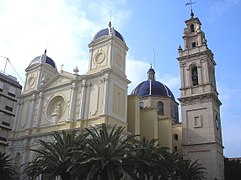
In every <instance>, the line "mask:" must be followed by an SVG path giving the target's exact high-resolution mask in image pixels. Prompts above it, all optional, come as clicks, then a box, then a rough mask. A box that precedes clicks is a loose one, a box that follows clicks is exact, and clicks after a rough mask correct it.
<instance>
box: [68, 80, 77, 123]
mask: <svg viewBox="0 0 241 180" xmlns="http://www.w3.org/2000/svg"><path fill="white" fill-rule="evenodd" d="M71 90H72V93H71V99H70V111H69V117H68V119H69V120H74V114H75V104H76V90H77V87H76V82H74V83H73V84H72V87H71Z"/></svg>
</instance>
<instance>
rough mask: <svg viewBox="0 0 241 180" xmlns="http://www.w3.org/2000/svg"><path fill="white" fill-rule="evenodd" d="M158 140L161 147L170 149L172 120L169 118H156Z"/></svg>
mask: <svg viewBox="0 0 241 180" xmlns="http://www.w3.org/2000/svg"><path fill="white" fill-rule="evenodd" d="M158 142H159V144H160V145H161V146H162V147H168V148H169V149H170V150H171V152H172V151H173V149H172V120H171V119H169V118H162V119H158Z"/></svg>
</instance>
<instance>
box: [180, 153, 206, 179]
mask: <svg viewBox="0 0 241 180" xmlns="http://www.w3.org/2000/svg"><path fill="white" fill-rule="evenodd" d="M176 165H177V167H176V169H177V175H179V177H180V178H181V180H203V179H206V176H205V175H206V172H205V170H206V169H205V168H204V167H203V166H202V165H201V164H200V163H199V162H198V160H195V161H191V160H183V159H182V157H181V156H179V159H178V160H177V162H176Z"/></svg>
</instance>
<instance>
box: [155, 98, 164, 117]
mask: <svg viewBox="0 0 241 180" xmlns="http://www.w3.org/2000/svg"><path fill="white" fill-rule="evenodd" d="M157 114H158V115H164V104H163V102H161V101H158V102H157Z"/></svg>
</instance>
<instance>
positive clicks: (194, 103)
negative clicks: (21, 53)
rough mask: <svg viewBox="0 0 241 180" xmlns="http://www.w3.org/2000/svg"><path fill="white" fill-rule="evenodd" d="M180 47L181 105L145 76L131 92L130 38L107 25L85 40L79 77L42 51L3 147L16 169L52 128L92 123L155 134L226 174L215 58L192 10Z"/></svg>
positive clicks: (211, 173)
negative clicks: (85, 61)
mask: <svg viewBox="0 0 241 180" xmlns="http://www.w3.org/2000/svg"><path fill="white" fill-rule="evenodd" d="M185 25H186V27H185V28H184V34H183V39H184V48H181V46H179V48H178V53H179V56H178V58H177V60H178V63H179V65H180V78H181V87H180V92H181V93H180V94H181V95H180V98H179V102H180V106H181V116H180V117H181V121H180V120H179V114H178V106H179V103H178V102H177V101H176V99H175V97H174V95H173V93H172V92H171V90H170V89H169V88H168V87H167V86H166V85H165V84H163V83H161V82H159V81H158V80H157V79H156V78H155V71H154V69H153V68H152V67H150V69H149V70H148V71H147V78H146V79H145V77H143V80H144V81H143V82H141V83H140V84H139V85H137V86H136V88H135V89H134V90H133V91H132V92H131V94H130V95H128V84H129V83H130V80H128V77H127V75H126V54H127V51H128V47H127V44H126V42H125V40H124V38H123V36H122V35H121V34H120V33H119V32H118V31H117V30H116V29H114V27H112V25H111V23H109V25H108V27H107V28H105V29H102V30H100V31H99V32H97V33H96V35H95V36H94V38H93V40H92V41H91V42H90V44H89V51H90V57H89V67H88V70H87V73H86V74H84V75H79V74H78V68H77V67H76V68H75V69H74V73H70V72H66V71H64V70H60V71H58V70H57V68H56V64H55V62H54V60H53V59H51V58H50V57H48V56H47V52H46V51H45V52H44V54H42V55H41V56H37V57H36V58H34V59H33V60H32V61H31V62H30V64H29V66H28V67H27V68H26V80H25V84H24V88H23V92H22V94H21V96H20V97H19V99H18V103H17V109H16V116H15V122H14V125H13V131H12V133H11V136H10V138H9V140H10V141H9V147H8V150H9V152H10V154H12V156H13V158H15V163H16V165H17V166H19V167H20V172H21V171H22V169H21V166H20V165H21V164H23V163H25V162H27V161H29V160H31V158H32V156H33V152H31V151H29V150H28V149H29V148H36V147H37V145H38V143H37V142H38V140H39V139H42V140H45V141H50V140H51V139H52V132H53V131H61V130H70V129H84V128H86V127H89V126H90V125H92V126H95V125H100V124H102V123H106V124H109V125H118V126H124V127H126V129H127V131H128V132H130V133H132V134H139V135H140V136H141V137H147V138H150V139H151V138H154V139H158V142H159V143H160V145H161V146H163V147H168V148H170V150H171V151H177V152H179V153H180V154H182V155H183V156H184V158H185V159H191V160H196V159H199V162H200V163H202V164H203V166H204V167H206V169H207V179H210V180H214V179H218V180H223V179H224V164H223V163H224V158H223V145H222V135H221V122H220V105H221V102H220V100H219V98H218V92H217V88H216V80H215V65H216V63H215V61H214V59H213V54H212V52H211V50H210V49H209V48H208V46H207V41H206V39H205V34H204V32H203V31H202V29H201V22H200V20H199V19H198V18H197V17H194V15H193V14H191V18H190V19H188V20H186V21H185Z"/></svg>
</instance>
